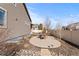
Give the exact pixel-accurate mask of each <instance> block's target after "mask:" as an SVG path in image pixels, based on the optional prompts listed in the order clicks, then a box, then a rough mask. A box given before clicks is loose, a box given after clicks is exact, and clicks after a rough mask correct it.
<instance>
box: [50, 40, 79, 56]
mask: <svg viewBox="0 0 79 59" xmlns="http://www.w3.org/2000/svg"><path fill="white" fill-rule="evenodd" d="M56 39H57V40H59V41H60V42H61V43H62V45H61V47H59V48H55V49H49V50H50V52H51V55H52V56H79V49H78V48H76V47H74V46H72V45H70V44H69V43H67V42H65V41H63V40H61V39H58V38H56Z"/></svg>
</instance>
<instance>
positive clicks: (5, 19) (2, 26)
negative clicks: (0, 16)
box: [0, 7, 7, 28]
mask: <svg viewBox="0 0 79 59" xmlns="http://www.w3.org/2000/svg"><path fill="white" fill-rule="evenodd" d="M0 9H2V10H4V11H5V15H4V24H3V25H0V28H7V10H6V9H4V8H2V7H0Z"/></svg>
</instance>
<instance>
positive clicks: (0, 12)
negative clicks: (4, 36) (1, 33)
mask: <svg viewBox="0 0 79 59" xmlns="http://www.w3.org/2000/svg"><path fill="white" fill-rule="evenodd" d="M6 26H7V19H6V10H4V9H3V8H0V28H4V27H6Z"/></svg>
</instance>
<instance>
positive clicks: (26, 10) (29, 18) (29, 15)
mask: <svg viewBox="0 0 79 59" xmlns="http://www.w3.org/2000/svg"><path fill="white" fill-rule="evenodd" d="M23 5H24V8H25V10H26V13H27V15H28V17H29V19H30V21H31V22H32V20H31V18H30V15H29V12H28V9H27V7H26V5H25V3H23Z"/></svg>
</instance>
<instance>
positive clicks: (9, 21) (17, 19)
mask: <svg viewBox="0 0 79 59" xmlns="http://www.w3.org/2000/svg"><path fill="white" fill-rule="evenodd" d="M0 8H1V9H4V10H5V11H6V15H5V19H6V21H5V25H4V26H0V29H5V30H7V31H8V34H7V35H8V36H7V39H12V38H16V37H20V36H22V35H28V34H30V30H31V19H30V16H29V14H28V11H27V8H26V6H25V4H22V3H16V4H15V3H5V4H4V3H1V4H0Z"/></svg>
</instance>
